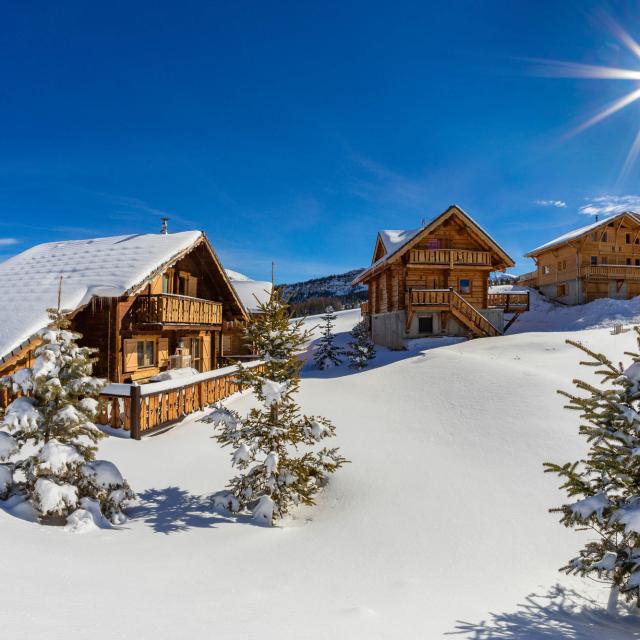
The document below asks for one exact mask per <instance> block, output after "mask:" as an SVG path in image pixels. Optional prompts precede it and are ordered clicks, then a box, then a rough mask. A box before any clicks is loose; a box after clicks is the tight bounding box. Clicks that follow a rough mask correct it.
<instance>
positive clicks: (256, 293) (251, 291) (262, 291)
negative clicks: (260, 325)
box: [225, 269, 273, 313]
mask: <svg viewBox="0 0 640 640" xmlns="http://www.w3.org/2000/svg"><path fill="white" fill-rule="evenodd" d="M225 271H226V272H227V276H228V277H229V280H231V285H232V286H233V288H234V289H235V290H236V293H237V294H238V297H239V298H240V301H241V302H242V304H243V305H244V307H245V309H246V310H247V311H249V312H250V313H258V312H259V311H260V304H266V303H267V302H269V298H270V297H271V290H272V289H273V286H272V284H271V282H267V281H266V280H252V279H251V278H248V277H247V276H245V275H244V274H242V273H238V272H237V271H231V269H225Z"/></svg>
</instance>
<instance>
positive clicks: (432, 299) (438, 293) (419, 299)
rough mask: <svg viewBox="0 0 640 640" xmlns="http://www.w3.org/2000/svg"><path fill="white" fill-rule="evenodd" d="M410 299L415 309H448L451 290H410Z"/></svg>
mask: <svg viewBox="0 0 640 640" xmlns="http://www.w3.org/2000/svg"><path fill="white" fill-rule="evenodd" d="M409 297H410V304H411V306H413V307H425V306H428V307H448V306H449V305H450V304H451V289H410V290H409Z"/></svg>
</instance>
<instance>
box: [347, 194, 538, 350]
mask: <svg viewBox="0 0 640 640" xmlns="http://www.w3.org/2000/svg"><path fill="white" fill-rule="evenodd" d="M513 265H514V262H513V260H512V259H511V258H510V257H509V256H508V255H507V253H506V252H505V251H504V250H503V249H502V248H501V247H500V246H499V245H498V244H497V243H496V242H495V240H493V238H491V237H490V236H489V234H488V233H487V232H486V231H484V230H483V229H482V228H481V227H480V226H479V225H478V224H477V223H476V222H475V221H474V220H473V219H472V218H471V217H470V216H469V215H467V214H466V213H465V212H464V211H463V210H462V209H461V208H460V207H458V206H457V205H452V206H451V207H449V208H448V209H447V210H446V211H444V212H443V213H442V214H440V215H439V216H437V217H436V218H435V219H433V220H432V221H431V222H429V223H428V224H425V225H424V226H423V227H421V228H420V229H414V230H410V231H399V230H393V231H389V230H387V231H380V232H378V235H377V238H376V243H375V248H374V253H373V259H372V264H371V266H370V267H369V268H368V269H366V270H365V271H364V272H363V273H362V274H360V275H359V276H358V277H357V278H356V279H355V280H354V283H353V284H361V283H363V284H366V285H367V286H368V301H367V303H366V304H365V305H364V308H363V312H364V315H365V318H366V319H367V321H368V323H369V326H370V330H371V335H372V338H373V340H374V342H376V343H377V344H380V345H385V346H388V347H391V348H402V347H403V345H404V340H405V339H406V338H418V337H423V336H432V335H450V336H468V337H487V336H497V335H501V334H502V333H503V332H504V331H505V313H510V314H514V315H513V316H512V317H513V318H515V317H516V316H517V314H519V313H520V312H522V311H525V310H526V309H528V304H529V298H528V294H527V293H513V294H510V293H501V294H491V293H490V292H489V274H490V273H491V272H494V271H504V270H505V269H506V268H507V267H512V266H513Z"/></svg>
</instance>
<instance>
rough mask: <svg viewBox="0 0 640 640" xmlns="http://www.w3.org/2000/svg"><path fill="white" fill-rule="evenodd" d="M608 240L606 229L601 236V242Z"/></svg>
mask: <svg viewBox="0 0 640 640" xmlns="http://www.w3.org/2000/svg"><path fill="white" fill-rule="evenodd" d="M606 241H607V232H606V231H605V232H604V233H603V234H602V236H601V238H600V242H606Z"/></svg>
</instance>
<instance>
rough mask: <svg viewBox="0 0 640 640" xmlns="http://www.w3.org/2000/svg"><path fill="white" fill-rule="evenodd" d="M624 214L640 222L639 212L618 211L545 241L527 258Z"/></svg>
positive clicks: (528, 254) (527, 255) (593, 229)
mask: <svg viewBox="0 0 640 640" xmlns="http://www.w3.org/2000/svg"><path fill="white" fill-rule="evenodd" d="M623 216H627V217H628V218H631V219H632V220H633V221H635V222H636V223H638V224H640V216H638V214H637V213H634V212H632V211H623V212H622V213H616V214H615V215H612V216H609V217H608V218H603V219H602V220H598V221H597V222H593V223H591V224H588V225H586V226H584V227H579V228H578V229H574V230H573V231H569V232H568V233H565V234H563V235H561V236H558V237H557V238H555V239H553V240H550V241H549V242H545V244H542V245H540V246H539V247H537V248H536V249H533V251H529V253H526V254H525V255H526V257H527V258H530V257H532V256H535V255H538V254H539V253H542V252H543V251H547V250H548V249H552V248H553V247H557V246H559V245H561V244H565V243H566V242H570V241H571V240H576V239H577V238H580V237H581V236H583V235H585V234H587V233H590V232H591V231H595V229H597V228H598V227H602V226H604V225H607V224H609V223H610V222H611V221H612V220H617V219H618V218H620V217H623Z"/></svg>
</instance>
